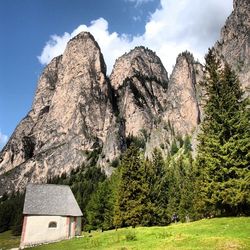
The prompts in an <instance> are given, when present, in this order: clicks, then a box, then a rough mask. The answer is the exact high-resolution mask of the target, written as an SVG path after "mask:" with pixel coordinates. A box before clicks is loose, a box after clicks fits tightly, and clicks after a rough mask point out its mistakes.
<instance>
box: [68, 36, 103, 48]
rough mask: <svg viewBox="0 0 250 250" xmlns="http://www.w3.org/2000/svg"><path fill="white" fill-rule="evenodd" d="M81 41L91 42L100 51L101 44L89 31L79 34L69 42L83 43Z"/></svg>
mask: <svg viewBox="0 0 250 250" xmlns="http://www.w3.org/2000/svg"><path fill="white" fill-rule="evenodd" d="M81 40H91V41H93V42H94V43H95V45H96V47H97V48H98V49H99V50H100V47H99V44H98V43H97V42H96V40H95V38H94V36H93V35H92V34H91V33H90V32H87V31H82V32H80V33H78V34H77V35H76V36H74V37H73V38H71V39H70V40H69V41H68V44H69V43H70V42H72V41H81Z"/></svg>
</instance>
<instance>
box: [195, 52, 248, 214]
mask: <svg viewBox="0 0 250 250" xmlns="http://www.w3.org/2000/svg"><path fill="white" fill-rule="evenodd" d="M206 75H207V79H206V81H205V87H206V91H207V98H206V105H205V109H204V112H205V117H204V120H203V122H202V124H201V133H200V134H199V136H198V140H199V146H198V152H197V158H196V165H197V169H198V181H197V185H198V187H199V193H198V194H197V200H196V203H197V208H198V209H199V211H200V212H201V213H202V214H203V216H208V215H236V214H240V213H246V212H247V211H248V209H249V205H250V202H249V201H250V197H249V195H250V192H249V191H250V190H249V188H250V186H249V185H250V184H249V165H250V153H249V152H250V130H249V110H248V109H247V100H243V92H242V90H241V89H240V84H239V81H238V79H237V77H236V75H235V74H234V72H233V71H232V70H231V69H230V67H229V66H228V65H225V67H224V68H222V67H221V65H220V62H219V61H218V60H217V59H216V58H215V56H214V54H213V51H211V50H210V51H209V53H208V55H207V56H206Z"/></svg>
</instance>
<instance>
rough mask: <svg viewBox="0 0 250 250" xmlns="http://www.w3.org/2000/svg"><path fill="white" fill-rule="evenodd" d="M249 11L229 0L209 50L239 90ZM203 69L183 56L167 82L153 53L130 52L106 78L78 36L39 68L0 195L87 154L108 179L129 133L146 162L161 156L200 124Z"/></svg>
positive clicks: (2, 171)
mask: <svg viewBox="0 0 250 250" xmlns="http://www.w3.org/2000/svg"><path fill="white" fill-rule="evenodd" d="M249 9H250V5H249V0H237V1H234V11H233V12H232V14H231V15H230V17H229V18H228V19H227V22H226V25H225V27H224V28H223V29H222V35H221V39H220V41H218V42H217V43H216V44H215V46H214V48H215V51H216V53H217V55H218V56H219V57H221V58H223V60H224V61H227V62H228V63H229V64H230V65H231V66H232V67H233V68H234V69H235V70H236V72H237V73H238V74H239V77H240V80H241V82H242V84H243V86H244V87H245V88H246V89H247V88H249V84H250V80H249V76H250V54H249V42H250V38H249V34H250V32H249V23H250V18H249ZM203 70H204V69H203V66H202V65H201V64H200V63H198V62H196V61H195V60H194V58H193V56H192V54H191V53H189V52H184V53H181V54H180V55H179V56H178V58H177V60H176V65H175V67H174V69H173V72H172V74H171V76H170V78H168V73H167V72H166V70H165V68H164V67H163V65H162V63H161V60H160V59H159V57H158V56H157V55H156V54H155V53H154V52H153V51H151V50H149V49H147V48H144V47H136V48H135V49H133V50H131V51H130V52H129V53H126V54H124V55H123V56H121V57H120V58H118V59H117V60H116V63H115V65H114V68H113V71H112V73H111V75H110V77H109V78H108V77H107V76H106V66H105V62H104V60H103V56H102V54H101V51H100V48H99V46H98V44H97V43H96V41H95V40H94V38H93V36H92V35H91V34H89V33H86V32H82V33H80V34H79V35H77V36H76V37H74V38H73V39H71V40H70V41H69V43H68V44H67V47H66V50H65V52H64V53H63V55H61V56H59V57H57V58H54V59H53V60H52V61H51V63H50V64H49V65H47V67H46V68H45V69H44V71H43V73H42V75H41V77H40V79H39V81H38V86H37V91H36V94H35V97H34V102H33V105H32V108H31V110H30V112H29V113H28V114H27V116H26V117H25V118H24V119H23V120H22V121H21V122H20V124H19V125H18V126H17V127H16V129H15V131H14V133H13V135H12V136H11V138H10V140H9V141H8V143H7V144H6V146H5V147H4V148H3V150H2V152H1V153H0V195H1V194H2V193H3V192H4V191H11V190H17V189H23V188H24V187H25V185H26V184H27V182H46V180H47V178H48V177H51V176H55V175H60V174H61V173H63V172H65V171H66V172H69V171H70V170H71V169H74V168H77V167H78V166H80V165H82V164H83V163H85V164H88V162H89V160H90V157H89V155H91V152H93V151H94V152H95V153H96V154H99V156H98V159H96V160H98V162H97V164H99V165H100V166H101V167H102V168H103V170H104V171H105V172H106V174H107V175H109V174H110V173H111V172H112V162H113V161H114V160H115V159H116V158H118V157H119V156H120V155H121V153H122V152H123V151H124V150H125V149H126V148H127V145H128V138H129V137H130V136H132V135H133V136H139V137H143V138H144V139H145V154H146V155H147V156H150V155H151V154H152V150H153V149H154V148H155V147H158V148H161V150H162V151H163V152H164V153H167V152H168V150H169V148H170V145H171V142H172V141H173V140H174V138H175V137H176V136H177V135H181V136H183V135H185V134H189V135H190V134H193V132H194V131H197V127H198V124H199V122H200V120H202V100H203V98H202V96H203V95H204V90H203V87H202V84H201V82H202V80H203V79H204V72H203ZM193 142H195V140H194V141H193ZM194 144H195V143H194Z"/></svg>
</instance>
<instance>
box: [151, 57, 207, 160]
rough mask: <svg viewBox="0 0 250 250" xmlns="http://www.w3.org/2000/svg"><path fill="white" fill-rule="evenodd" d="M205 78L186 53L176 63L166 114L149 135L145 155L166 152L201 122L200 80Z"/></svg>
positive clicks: (167, 92) (171, 78) (167, 98)
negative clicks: (179, 138) (174, 142)
mask: <svg viewBox="0 0 250 250" xmlns="http://www.w3.org/2000/svg"><path fill="white" fill-rule="evenodd" d="M202 78H203V66H202V65H201V64H200V63H198V62H195V61H194V58H193V56H192V54H190V53H189V52H184V53H182V54H180V55H179V56H178V58H177V60H176V65H175V67H174V69H173V72H172V74H171V76H170V80H169V86H168V89H167V91H166V103H165V105H164V111H163V112H162V114H160V115H159V116H158V120H157V122H156V124H155V126H154V127H153V129H152V131H151V132H150V137H149V140H148V141H147V147H146V155H148V156H150V154H151V153H152V150H153V149H154V148H155V147H159V146H160V147H161V149H163V151H165V152H167V151H168V149H169V147H170V145H171V142H172V141H173V139H174V137H175V136H177V135H181V136H184V135H190V134H192V132H193V131H194V130H195V128H196V127H197V125H198V124H199V122H200V99H201V88H200V85H199V84H198V82H197V80H199V79H202Z"/></svg>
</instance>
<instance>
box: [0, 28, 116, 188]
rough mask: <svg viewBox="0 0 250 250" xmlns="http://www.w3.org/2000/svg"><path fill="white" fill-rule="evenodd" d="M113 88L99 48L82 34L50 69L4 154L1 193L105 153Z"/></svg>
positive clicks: (44, 74) (57, 173) (2, 157)
mask: <svg viewBox="0 0 250 250" xmlns="http://www.w3.org/2000/svg"><path fill="white" fill-rule="evenodd" d="M108 84H109V83H108V81H107V79H106V66H105V63H104V60H103V56H102V54H101V52H100V48H99V46H98V44H97V43H96V42H95V40H94V38H93V37H92V35H90V34H89V33H80V34H79V35H77V36H76V37H75V38H73V39H72V40H70V41H69V43H68V45H67V47H66V50H65V52H64V54H63V55H62V56H60V57H58V58H55V59H53V60H52V62H51V63H50V64H49V65H48V66H47V67H46V68H45V70H44V72H43V74H42V75H41V77H40V79H39V82H38V87H37V91H36V95H35V99H34V103H33V105H32V109H31V111H30V112H29V113H28V115H27V117H25V118H24V119H23V121H22V122H21V123H20V124H19V125H18V126H17V128H16V130H15V132H14V133H13V135H12V136H11V138H10V140H9V142H8V143H7V145H6V146H5V147H4V149H3V150H2V152H1V162H0V174H1V178H0V181H1V182H0V187H1V188H0V190H1V191H3V190H13V189H15V188H20V189H22V188H23V187H24V186H25V185H26V183H27V182H28V181H35V182H40V181H46V179H47V177H49V176H53V175H59V174H61V173H62V172H63V171H67V172H68V171H70V170H71V169H72V168H76V167H77V166H80V165H81V164H82V163H83V162H84V161H86V158H87V155H86V154H87V152H88V151H91V150H93V149H95V148H98V147H101V146H102V144H103V141H104V138H105V137H106V134H107V130H108V127H109V124H110V120H111V119H112V107H111V104H110V102H109V91H108V90H109V86H108Z"/></svg>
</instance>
